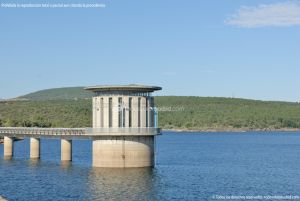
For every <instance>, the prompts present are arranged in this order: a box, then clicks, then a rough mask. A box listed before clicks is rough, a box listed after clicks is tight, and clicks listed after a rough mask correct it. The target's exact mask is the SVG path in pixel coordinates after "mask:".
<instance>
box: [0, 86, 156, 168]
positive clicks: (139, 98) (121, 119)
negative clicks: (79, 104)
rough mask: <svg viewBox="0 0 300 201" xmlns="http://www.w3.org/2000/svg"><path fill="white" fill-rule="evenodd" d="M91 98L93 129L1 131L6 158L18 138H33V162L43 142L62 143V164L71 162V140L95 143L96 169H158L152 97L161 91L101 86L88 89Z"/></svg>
mask: <svg viewBox="0 0 300 201" xmlns="http://www.w3.org/2000/svg"><path fill="white" fill-rule="evenodd" d="M85 89H86V90H89V91H92V92H94V96H93V98H92V101H93V104H92V107H93V108H92V111H93V118H92V119H93V127H91V128H22V127H0V136H3V137H4V158H11V157H13V149H14V148H13V147H14V139H15V138H25V137H28V138H30V158H31V159H39V158H40V149H41V147H40V139H41V138H58V139H61V160H62V161H71V160H72V140H73V139H90V140H92V163H93V167H103V168H104V167H105V168H127V167H128V168H129V167H153V166H154V165H155V162H154V161H155V137H156V135H159V134H161V130H160V128H157V109H156V108H155V104H154V97H153V96H152V93H153V92H154V91H157V90H161V87H156V86H145V85H100V86H93V87H87V88H85Z"/></svg>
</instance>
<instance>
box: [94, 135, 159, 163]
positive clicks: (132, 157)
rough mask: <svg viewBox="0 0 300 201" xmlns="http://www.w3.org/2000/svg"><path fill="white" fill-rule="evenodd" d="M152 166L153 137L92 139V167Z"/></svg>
mask: <svg viewBox="0 0 300 201" xmlns="http://www.w3.org/2000/svg"><path fill="white" fill-rule="evenodd" d="M152 166H154V136H101V137H96V138H94V139H93V167H109V168H127V167H152Z"/></svg>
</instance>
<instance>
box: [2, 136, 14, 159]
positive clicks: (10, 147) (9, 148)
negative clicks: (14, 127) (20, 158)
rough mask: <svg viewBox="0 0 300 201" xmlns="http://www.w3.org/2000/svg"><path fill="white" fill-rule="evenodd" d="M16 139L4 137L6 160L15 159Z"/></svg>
mask: <svg viewBox="0 0 300 201" xmlns="http://www.w3.org/2000/svg"><path fill="white" fill-rule="evenodd" d="M13 152H14V139H13V138H12V137H7V136H4V158H11V157H13Z"/></svg>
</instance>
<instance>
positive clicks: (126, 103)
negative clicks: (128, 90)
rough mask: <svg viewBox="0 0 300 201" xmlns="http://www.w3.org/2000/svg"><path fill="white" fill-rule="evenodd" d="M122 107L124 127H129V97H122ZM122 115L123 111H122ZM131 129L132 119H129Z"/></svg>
mask: <svg viewBox="0 0 300 201" xmlns="http://www.w3.org/2000/svg"><path fill="white" fill-rule="evenodd" d="M123 106H124V108H125V115H124V116H125V127H129V113H130V111H129V97H128V96H124V97H123ZM123 113H124V111H123ZM131 127H132V119H131Z"/></svg>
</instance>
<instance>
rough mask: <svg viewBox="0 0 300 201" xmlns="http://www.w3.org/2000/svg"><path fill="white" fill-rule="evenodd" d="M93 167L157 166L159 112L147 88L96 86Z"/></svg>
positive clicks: (92, 89)
mask: <svg viewBox="0 0 300 201" xmlns="http://www.w3.org/2000/svg"><path fill="white" fill-rule="evenodd" d="M85 89H86V90H89V91H93V92H94V97H93V128H92V133H93V134H94V135H93V137H92V140H93V148H92V150H93V156H92V158H93V166H94V167H151V166H154V157H155V156H154V148H155V135H157V134H160V129H159V128H157V112H156V108H155V107H154V98H153V97H152V95H151V94H152V92H154V91H156V90H161V87H155V86H143V85H119V86H115V85H114V86H94V87H88V88H85Z"/></svg>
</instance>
